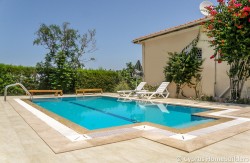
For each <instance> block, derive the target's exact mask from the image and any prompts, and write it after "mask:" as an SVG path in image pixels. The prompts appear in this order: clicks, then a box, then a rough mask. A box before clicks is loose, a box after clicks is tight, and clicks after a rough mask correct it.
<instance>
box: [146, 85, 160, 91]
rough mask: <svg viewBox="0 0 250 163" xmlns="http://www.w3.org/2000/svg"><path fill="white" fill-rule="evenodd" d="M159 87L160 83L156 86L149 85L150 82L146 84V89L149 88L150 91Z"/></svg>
mask: <svg viewBox="0 0 250 163" xmlns="http://www.w3.org/2000/svg"><path fill="white" fill-rule="evenodd" d="M158 87H159V85H156V86H152V85H149V84H146V85H145V87H144V89H145V90H148V91H156V89H157V88H158Z"/></svg>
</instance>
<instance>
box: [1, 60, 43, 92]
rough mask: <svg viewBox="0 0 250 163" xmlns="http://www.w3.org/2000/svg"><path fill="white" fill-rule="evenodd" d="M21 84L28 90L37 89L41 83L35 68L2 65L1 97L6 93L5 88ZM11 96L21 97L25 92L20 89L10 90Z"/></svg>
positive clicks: (13, 88) (12, 88)
mask: <svg viewBox="0 0 250 163" xmlns="http://www.w3.org/2000/svg"><path fill="white" fill-rule="evenodd" d="M17 82H20V83H22V84H23V85H25V87H26V88H27V89H37V88H38V87H39V81H38V80H37V73H36V69H35V68H34V67H25V66H14V65H5V64H0V95H3V93H4V87H5V86H6V85H9V84H14V83H17ZM8 94H9V95H21V94H24V91H23V90H22V89H21V88H20V87H11V88H9V89H8Z"/></svg>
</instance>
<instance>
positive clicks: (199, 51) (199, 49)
mask: <svg viewBox="0 0 250 163" xmlns="http://www.w3.org/2000/svg"><path fill="white" fill-rule="evenodd" d="M197 58H198V59H199V60H202V49H201V48H198V51H197Z"/></svg>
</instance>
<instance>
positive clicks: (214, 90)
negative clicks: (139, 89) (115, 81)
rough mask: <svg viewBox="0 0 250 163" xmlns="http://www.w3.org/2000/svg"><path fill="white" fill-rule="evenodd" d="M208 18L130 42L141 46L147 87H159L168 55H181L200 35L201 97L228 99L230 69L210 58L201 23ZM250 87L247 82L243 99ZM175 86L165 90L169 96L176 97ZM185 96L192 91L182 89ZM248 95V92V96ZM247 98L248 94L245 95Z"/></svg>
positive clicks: (211, 50) (210, 48)
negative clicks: (228, 72)
mask: <svg viewBox="0 0 250 163" xmlns="http://www.w3.org/2000/svg"><path fill="white" fill-rule="evenodd" d="M207 20H209V18H202V19H198V20H195V21H192V22H189V23H186V24H183V25H179V26H176V27H173V28H168V29H165V30H162V31H159V32H156V33H152V34H149V35H146V36H143V37H139V38H136V39H134V40H133V43H135V44H140V45H142V66H143V70H144V81H146V82H147V83H148V84H150V85H159V84H160V83H161V82H162V81H164V80H165V76H164V73H163V70H164V67H165V66H166V63H167V61H168V59H169V56H168V52H181V51H182V50H183V49H184V48H185V47H186V46H187V45H188V44H189V43H190V42H192V40H194V39H195V38H196V37H197V34H198V33H199V31H200V32H201V33H200V40H199V42H198V44H197V47H198V48H199V49H200V50H199V54H197V55H198V57H200V59H204V63H203V71H202V81H201V90H202V94H205V95H207V96H214V97H228V96H229V94H230V93H229V92H230V89H229V84H230V82H229V77H228V76H227V71H228V69H229V66H228V65H227V63H226V62H222V63H217V62H215V61H214V60H212V59H210V56H211V55H213V54H214V50H213V48H212V47H210V45H209V43H208V41H207V40H209V38H208V37H207V36H206V33H204V32H203V29H202V26H201V23H202V22H205V21H207ZM248 87H249V88H250V81H249V80H248V81H247V82H246V83H245V89H244V91H243V93H244V94H243V96H242V97H246V96H247V91H246V90H247V88H248ZM175 88H176V87H175V84H174V83H171V84H170V85H169V87H168V90H169V91H170V94H171V96H172V97H174V96H175ZM184 92H185V94H186V95H187V96H195V92H194V90H193V89H191V88H189V87H185V88H184ZM249 93H250V92H248V94H249ZM248 97H249V95H248Z"/></svg>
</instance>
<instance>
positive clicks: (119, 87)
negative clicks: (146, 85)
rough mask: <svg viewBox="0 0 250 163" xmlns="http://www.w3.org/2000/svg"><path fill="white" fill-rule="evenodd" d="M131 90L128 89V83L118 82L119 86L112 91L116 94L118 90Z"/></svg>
mask: <svg viewBox="0 0 250 163" xmlns="http://www.w3.org/2000/svg"><path fill="white" fill-rule="evenodd" d="M130 89H131V88H130V87H129V85H128V83H127V82H126V81H120V83H119V84H117V85H116V87H115V88H114V91H115V92H117V91H119V90H130Z"/></svg>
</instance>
